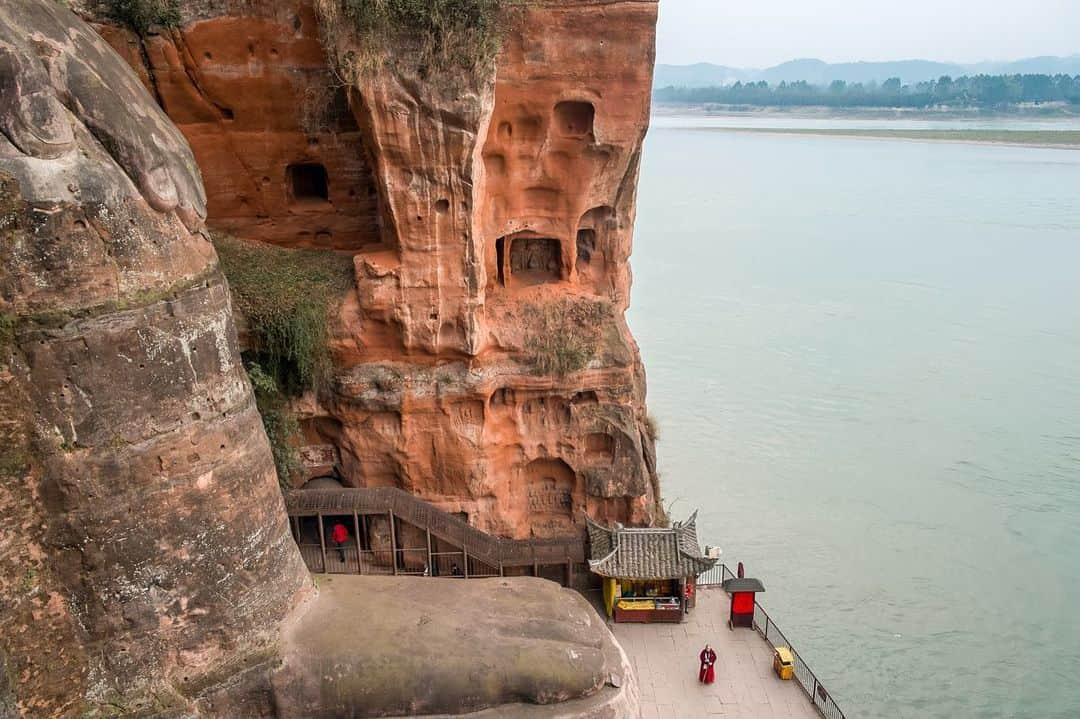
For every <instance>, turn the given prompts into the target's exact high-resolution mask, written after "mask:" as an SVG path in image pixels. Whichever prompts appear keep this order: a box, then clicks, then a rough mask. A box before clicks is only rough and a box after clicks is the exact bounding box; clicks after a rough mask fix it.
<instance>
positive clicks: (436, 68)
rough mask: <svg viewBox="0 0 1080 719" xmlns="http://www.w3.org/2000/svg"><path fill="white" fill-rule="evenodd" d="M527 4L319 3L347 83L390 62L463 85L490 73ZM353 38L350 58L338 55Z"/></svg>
mask: <svg viewBox="0 0 1080 719" xmlns="http://www.w3.org/2000/svg"><path fill="white" fill-rule="evenodd" d="M522 5H524V2H523V0H316V8H317V10H318V12H319V16H320V19H321V21H322V29H323V33H324V40H325V41H326V42H327V45H328V50H331V55H333V56H336V60H337V64H338V69H339V71H341V72H342V74H343V75H344V79H345V81H346V82H351V81H354V80H355V78H356V76H357V75H359V74H363V73H365V72H369V71H371V70H375V69H377V68H378V67H380V66H382V65H383V64H384V63H388V62H390V61H391V60H392V61H393V62H394V63H401V62H410V63H412V64H413V66H414V69H415V70H416V71H417V72H418V73H419V74H420V76H421V77H440V78H443V79H446V80H450V81H451V84H453V81H455V80H457V81H460V80H461V79H463V78H477V77H479V76H481V75H483V74H484V72H485V71H486V70H488V69H489V68H490V67H491V65H492V61H493V60H494V58H495V54H496V53H497V52H498V51H499V47H500V45H501V43H502V38H503V36H504V34H505V32H506V28H507V26H508V24H509V23H510V21H511V19H512V18H513V17H514V11H515V10H516V9H517V8H519V7H521V6H522ZM348 35H352V36H354V37H355V38H356V39H357V42H355V43H352V45H353V47H351V48H350V49H349V50H348V51H347V53H348V54H347V56H341V55H340V53H338V52H336V51H335V48H337V47H339V44H338V41H339V40H340V39H341V38H342V37H343V36H348Z"/></svg>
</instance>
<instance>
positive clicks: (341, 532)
mask: <svg viewBox="0 0 1080 719" xmlns="http://www.w3.org/2000/svg"><path fill="white" fill-rule="evenodd" d="M330 541H331V542H332V543H333V544H334V546H336V547H337V550H338V554H339V555H340V556H341V561H342V562H344V561H345V542H347V541H349V530H348V529H346V528H345V525H344V524H342V523H341V522H338V523H337V524H335V525H334V527H333V529H331V530H330Z"/></svg>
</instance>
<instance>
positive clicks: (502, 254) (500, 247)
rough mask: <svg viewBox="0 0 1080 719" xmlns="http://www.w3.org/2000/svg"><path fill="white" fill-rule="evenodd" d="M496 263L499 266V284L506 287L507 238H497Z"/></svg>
mask: <svg viewBox="0 0 1080 719" xmlns="http://www.w3.org/2000/svg"><path fill="white" fill-rule="evenodd" d="M495 263H496V266H497V267H498V268H499V284H500V285H502V286H503V287H506V238H505V237H500V238H499V239H497V240H495Z"/></svg>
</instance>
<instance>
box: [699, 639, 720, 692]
mask: <svg viewBox="0 0 1080 719" xmlns="http://www.w3.org/2000/svg"><path fill="white" fill-rule="evenodd" d="M698 658H699V659H700V660H701V670H700V671H698V681H699V682H701V683H703V684H712V683H713V681H714V680H715V679H716V669H715V664H716V652H714V651H713V648H712V647H710V646H709V645H708V644H706V645H705V648H704V649H702V650H701V654H700V655H699V657H698Z"/></svg>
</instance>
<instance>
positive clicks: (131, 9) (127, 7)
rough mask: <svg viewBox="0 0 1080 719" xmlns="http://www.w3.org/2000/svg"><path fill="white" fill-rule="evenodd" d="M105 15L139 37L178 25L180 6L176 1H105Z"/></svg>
mask: <svg viewBox="0 0 1080 719" xmlns="http://www.w3.org/2000/svg"><path fill="white" fill-rule="evenodd" d="M104 11H105V14H106V15H107V16H108V17H109V18H111V19H113V20H115V21H116V22H119V23H123V24H124V25H127V26H128V27H130V28H131V29H132V30H134V31H135V32H137V33H138V34H139V35H146V34H148V33H149V32H150V30H151V29H153V28H170V27H176V26H177V25H179V24H180V5H179V3H178V2H177V0H105V1H104Z"/></svg>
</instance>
